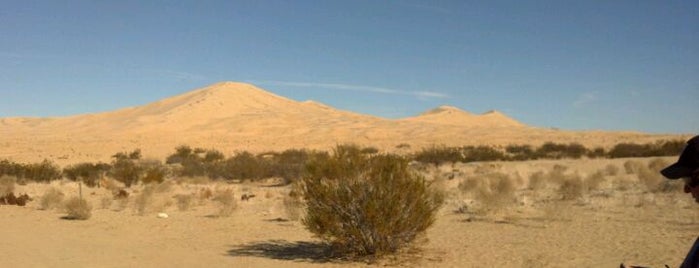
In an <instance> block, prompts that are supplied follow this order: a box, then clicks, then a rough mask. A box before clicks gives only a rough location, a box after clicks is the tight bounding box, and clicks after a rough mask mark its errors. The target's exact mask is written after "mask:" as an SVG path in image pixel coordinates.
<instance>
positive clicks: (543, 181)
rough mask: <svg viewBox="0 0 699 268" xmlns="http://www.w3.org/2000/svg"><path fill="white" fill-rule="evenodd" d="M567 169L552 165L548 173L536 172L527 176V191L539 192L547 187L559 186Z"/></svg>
mask: <svg viewBox="0 0 699 268" xmlns="http://www.w3.org/2000/svg"><path fill="white" fill-rule="evenodd" d="M566 170H568V167H566V166H563V165H558V164H556V165H554V166H553V167H552V168H551V170H549V171H548V172H544V171H537V172H534V173H532V174H531V175H530V176H529V186H528V188H529V189H532V190H541V189H543V188H546V187H547V186H548V185H552V186H560V185H561V183H562V182H563V179H565V177H566V175H565V172H566Z"/></svg>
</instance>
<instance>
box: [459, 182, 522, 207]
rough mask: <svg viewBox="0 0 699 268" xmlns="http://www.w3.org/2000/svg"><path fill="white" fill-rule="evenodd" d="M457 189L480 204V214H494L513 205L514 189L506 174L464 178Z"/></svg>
mask: <svg viewBox="0 0 699 268" xmlns="http://www.w3.org/2000/svg"><path fill="white" fill-rule="evenodd" d="M459 189H460V190H461V191H462V192H464V193H467V194H471V195H473V197H474V199H475V200H476V201H478V202H479V203H480V204H481V212H483V213H486V212H496V211H498V210H501V209H503V208H505V207H507V206H510V205H512V204H515V201H516V197H515V191H516V187H515V184H514V182H513V180H512V179H511V178H510V176H508V175H507V174H503V173H490V174H487V175H484V176H482V177H470V178H466V179H465V180H464V181H463V182H461V183H460V184H459Z"/></svg>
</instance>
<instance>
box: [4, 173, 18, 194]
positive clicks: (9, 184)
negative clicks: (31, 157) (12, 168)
mask: <svg viewBox="0 0 699 268" xmlns="http://www.w3.org/2000/svg"><path fill="white" fill-rule="evenodd" d="M16 182H17V178H15V177H11V176H7V175H3V176H0V196H6V195H8V194H11V193H13V192H14V191H15V183H16Z"/></svg>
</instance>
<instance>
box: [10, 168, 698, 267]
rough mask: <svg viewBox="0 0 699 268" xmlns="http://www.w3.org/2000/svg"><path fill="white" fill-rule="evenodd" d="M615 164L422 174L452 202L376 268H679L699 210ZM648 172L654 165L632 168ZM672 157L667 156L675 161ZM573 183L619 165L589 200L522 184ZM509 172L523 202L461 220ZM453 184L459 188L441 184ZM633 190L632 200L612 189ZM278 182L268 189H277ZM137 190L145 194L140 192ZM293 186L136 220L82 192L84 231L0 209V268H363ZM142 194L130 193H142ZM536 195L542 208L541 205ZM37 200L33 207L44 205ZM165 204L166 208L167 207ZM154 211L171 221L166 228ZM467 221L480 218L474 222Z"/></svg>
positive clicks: (55, 215) (96, 194)
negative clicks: (300, 212)
mask: <svg viewBox="0 0 699 268" xmlns="http://www.w3.org/2000/svg"><path fill="white" fill-rule="evenodd" d="M628 160H629V159H616V160H556V161H554V160H546V161H527V162H491V163H471V164H457V165H455V166H454V167H451V166H450V165H446V166H443V167H442V168H441V169H440V170H439V171H436V170H434V169H428V170H426V171H424V172H425V173H424V174H426V175H427V176H428V177H432V178H434V177H438V178H441V179H440V180H443V181H442V182H441V183H440V185H441V187H443V189H444V190H446V191H447V192H448V193H449V194H448V198H447V201H446V204H445V206H444V207H443V208H442V210H441V211H440V213H439V216H438V219H437V222H436V223H435V224H434V226H433V227H431V228H430V229H429V230H428V232H427V235H426V239H427V240H426V242H425V243H423V250H422V252H420V253H413V254H412V255H407V256H406V255H404V256H402V257H399V258H398V260H383V261H381V262H380V264H396V265H399V266H408V267H618V265H619V263H621V262H622V261H626V262H627V263H628V262H630V263H634V264H643V265H648V266H652V267H662V266H663V265H664V264H668V265H670V266H671V267H675V266H677V265H679V263H680V262H681V260H682V258H683V257H684V255H685V254H686V252H687V250H688V249H689V247H690V246H691V244H692V243H693V241H694V239H695V238H696V236H697V233H698V232H699V225H697V224H696V222H697V220H699V204H695V203H694V201H693V200H691V198H690V197H689V196H688V195H686V194H683V193H681V191H679V190H678V191H674V192H671V193H648V192H647V191H646V190H644V189H643V186H642V185H641V184H640V183H639V182H638V179H637V177H636V175H634V174H625V172H624V168H623V163H624V162H626V161H628ZM633 160H634V161H642V162H643V163H644V164H645V163H647V162H648V161H649V160H651V159H640V160H639V159H633ZM672 160H673V158H665V161H667V162H669V161H672ZM556 164H558V165H563V166H566V167H568V173H569V174H572V173H578V174H580V175H581V176H583V177H584V176H587V175H589V174H591V173H593V172H595V171H598V170H602V169H604V168H605V167H606V166H607V165H609V164H613V165H615V166H617V167H618V168H619V169H620V172H619V174H618V175H615V176H607V177H606V179H605V183H604V184H603V185H604V186H603V187H602V189H601V190H599V191H594V192H589V193H588V194H587V195H586V196H585V197H584V198H583V199H581V200H575V201H565V202H564V201H558V200H556V192H555V191H554V190H552V189H548V190H546V189H544V190H541V191H539V192H536V193H534V192H532V191H530V190H527V189H526V188H527V187H526V185H527V183H526V180H527V178H529V175H530V174H532V173H534V172H536V171H548V170H551V169H552V168H553V166H554V165H556ZM487 172H502V173H506V174H510V175H511V177H512V178H513V180H514V178H516V177H517V176H516V175H515V174H518V175H519V177H520V178H522V179H521V180H522V181H521V183H519V184H517V185H518V190H517V192H516V193H517V194H516V196H517V204H516V205H514V206H513V207H511V208H509V209H507V210H504V211H502V212H500V213H498V214H492V215H488V214H486V215H484V216H478V215H476V216H474V215H469V214H463V213H456V212H455V210H456V209H457V208H458V207H460V206H461V205H463V204H471V203H470V202H471V201H470V199H469V198H468V197H467V196H464V195H463V194H460V192H459V191H458V190H457V188H456V187H457V185H458V184H459V182H461V181H463V180H464V178H465V177H467V176H482V174H484V173H487ZM449 174H456V176H455V178H454V179H452V180H445V179H444V178H445V177H448V176H449ZM619 180H629V181H630V182H631V183H630V184H628V189H627V190H613V188H615V187H617V186H614V185H616V184H617V182H618V181H619ZM271 183H272V182H270V184H271ZM52 185H53V186H55V187H58V188H60V189H61V190H62V191H63V192H64V193H66V195H67V196H74V195H77V192H78V188H77V185H76V184H75V183H72V182H64V183H60V182H54V183H53V184H52ZM48 187H50V185H44V184H29V185H25V186H17V189H16V191H15V192H17V193H25V192H26V193H28V194H30V195H31V196H34V197H37V196H38V195H41V194H42V193H43V192H44V191H45V190H46V189H47V188H48ZM205 187H208V188H210V189H212V190H213V189H217V188H218V189H223V188H230V189H234V191H235V194H236V197H240V196H241V195H242V194H243V193H254V194H256V197H255V198H253V199H251V200H249V201H240V200H239V201H238V209H237V210H236V211H235V212H234V213H233V214H232V215H231V216H230V217H218V218H217V217H211V216H212V215H215V214H216V213H217V208H216V206H215V203H214V202H213V201H211V200H204V201H203V203H202V204H200V205H194V206H192V208H191V209H190V210H188V211H185V212H181V211H179V210H178V208H177V206H176V205H174V204H173V203H174V202H175V201H174V199H172V198H171V197H172V196H173V195H175V194H177V193H190V192H196V191H198V189H200V188H205ZM130 191H138V192H142V188H141V186H137V187H134V189H131V190H130ZM288 191H289V187H288V186H284V187H269V186H267V185H260V184H256V185H253V184H222V183H209V184H204V185H194V184H188V183H182V184H179V185H174V186H173V187H172V188H171V189H170V190H168V191H167V192H165V193H162V194H159V195H157V196H158V197H159V198H156V199H155V200H156V201H153V202H152V204H154V205H153V206H152V208H151V209H149V210H147V212H146V213H145V214H144V215H138V213H136V211H135V209H134V205H133V204H134V202H135V201H134V199H135V198H134V195H132V196H131V197H130V199H131V203H130V205H128V206H127V207H126V209H124V210H119V204H117V203H116V201H114V203H113V204H111V206H110V207H109V208H107V209H103V208H100V206H101V205H100V202H101V200H102V199H103V198H104V197H109V196H110V193H109V192H108V191H107V190H105V189H104V188H101V189H98V188H83V193H84V195H85V196H86V197H87V199H88V200H89V201H90V203H91V204H92V205H93V207H94V209H93V215H92V217H91V218H90V219H88V220H86V221H74V220H64V219H61V217H62V216H64V215H65V214H63V213H62V212H60V211H58V210H51V211H44V210H38V209H37V207H38V206H39V201H38V200H34V201H32V202H30V203H29V204H28V206H26V207H17V206H0V215H2V216H0V226H2V227H3V230H4V231H3V232H2V235H0V236H1V239H2V243H0V260H2V266H3V267H363V266H370V265H369V264H366V263H361V262H360V263H356V262H349V263H348V262H334V261H329V260H327V259H326V258H324V257H323V256H324V255H323V254H322V250H323V248H322V247H321V246H320V245H319V244H318V243H317V242H318V240H316V239H314V238H313V236H312V235H311V234H310V233H309V232H308V231H306V230H305V229H304V227H303V225H302V224H300V223H299V222H297V221H287V222H281V221H276V220H275V219H278V218H287V217H288V216H287V215H288V214H287V213H286V210H285V209H284V205H283V203H282V199H283V196H284V195H285V194H286V193H288ZM137 194H138V193H135V195H137ZM534 196H538V198H539V201H535V200H536V198H534ZM37 199H38V198H37ZM168 200H169V202H167V201H168ZM158 212H166V213H167V214H169V218H167V219H160V218H157V217H156V215H157V213H158ZM468 218H472V219H474V220H472V221H467V220H466V219H468Z"/></svg>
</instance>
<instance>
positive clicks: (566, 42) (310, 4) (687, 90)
mask: <svg viewBox="0 0 699 268" xmlns="http://www.w3.org/2000/svg"><path fill="white" fill-rule="evenodd" d="M219 81H241V82H250V83H253V84H256V85H258V86H259V87H262V88H264V89H266V90H268V91H271V92H273V93H276V94H279V95H282V96H285V97H288V98H291V99H295V100H307V99H313V100H316V101H319V102H323V103H325V104H328V105H331V106H334V107H337V108H340V109H344V110H350V111H354V112H359V113H364V114H372V115H377V116H382V117H388V118H401V117H407V116H413V115H416V114H419V113H421V112H423V111H425V110H428V109H431V108H434V107H437V106H439V105H452V106H456V107H459V108H461V109H464V110H467V111H469V112H472V113H483V112H486V111H488V110H491V109H496V110H499V111H502V112H504V113H505V114H507V115H509V116H511V117H513V118H515V119H517V120H519V121H521V122H524V123H525V124H529V125H533V126H539V127H556V128H561V129H570V130H592V129H601V130H635V131H644V132H651V133H699V1H694V0H690V1H641V0H634V1H418V0H405V1H374V0H371V1H370V0H366V1H364V0H353V1H334V0H322V1H320V0H319V1H264V0H259V1H3V4H2V8H0V117H10V116H63V115H72V114H81V113H93V112H100V111H108V110H114V109H118V108H122V107H127V106H137V105H143V104H146V103H149V102H152V101H156V100H159V99H162V98H166V97H169V96H173V95H176V94H180V93H183V92H186V91H189V90H192V89H195V88H199V87H203V86H206V85H209V84H212V83H215V82H219Z"/></svg>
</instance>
